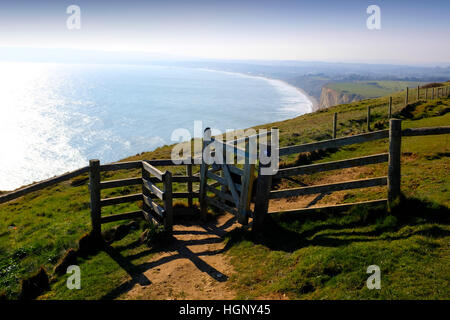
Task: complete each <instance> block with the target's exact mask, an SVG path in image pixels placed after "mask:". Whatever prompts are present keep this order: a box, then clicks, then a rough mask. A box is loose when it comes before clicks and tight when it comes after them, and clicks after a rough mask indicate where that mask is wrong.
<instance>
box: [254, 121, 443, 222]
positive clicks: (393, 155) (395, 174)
mask: <svg viewBox="0 0 450 320" xmlns="http://www.w3.org/2000/svg"><path fill="white" fill-rule="evenodd" d="M449 133H450V126H443V127H430V128H411V129H404V130H402V129H401V120H398V119H391V120H390V126H389V129H388V130H380V131H375V132H370V133H364V134H359V135H355V136H350V137H343V138H337V139H331V140H325V141H320V142H313V143H308V144H303V145H296V146H289V147H285V148H280V149H279V154H280V155H291V154H295V153H301V152H312V151H316V150H323V149H330V148H339V147H342V146H346V145H351V144H357V143H363V142H368V141H374V140H378V139H385V138H389V153H382V154H376V155H370V156H364V157H358V158H353V159H346V160H339V161H332V162H325V163H318V164H311V165H303V166H296V167H291V168H283V169H280V170H279V171H278V172H277V174H276V175H275V176H273V177H272V176H269V175H267V176H264V175H263V176H261V175H259V176H258V179H257V192H256V197H255V209H254V214H253V219H254V227H255V229H258V228H260V227H261V225H262V224H263V223H264V216H265V215H266V214H268V213H269V200H270V199H280V198H288V197H295V196H302V195H310V194H319V193H329V192H334V191H341V190H350V189H356V188H368V187H375V186H386V185H387V187H388V188H387V199H380V200H373V201H369V202H365V203H388V202H390V201H392V200H393V199H395V198H396V197H397V196H399V195H400V180H401V168H400V158H401V138H402V136H404V137H413V136H427V135H440V134H449ZM385 162H387V163H388V175H387V176H385V177H376V178H369V179H362V180H353V181H345V182H338V183H331V184H324V185H313V186H307V187H299V188H291V189H284V190H272V179H273V178H275V179H277V178H278V179H280V178H287V177H290V176H296V175H301V174H313V173H317V172H323V171H330V170H337V169H344V168H350V167H356V166H363V165H370V164H378V163H385ZM356 204H360V203H353V204H345V205H338V206H331V208H334V207H335V208H337V207H342V206H344V207H345V206H350V205H356ZM314 209H317V208H314ZM305 210H310V209H308V208H298V209H293V210H286V211H277V213H284V212H286V213H292V212H305ZM270 213H274V212H270Z"/></svg>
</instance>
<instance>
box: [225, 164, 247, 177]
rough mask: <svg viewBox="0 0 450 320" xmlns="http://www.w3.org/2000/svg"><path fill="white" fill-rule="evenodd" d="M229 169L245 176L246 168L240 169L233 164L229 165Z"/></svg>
mask: <svg viewBox="0 0 450 320" xmlns="http://www.w3.org/2000/svg"><path fill="white" fill-rule="evenodd" d="M228 169H229V170H230V172H232V173H234V174H237V175H240V176H243V175H244V170H242V169H239V168H238V167H235V166H233V165H230V164H229V165H228Z"/></svg>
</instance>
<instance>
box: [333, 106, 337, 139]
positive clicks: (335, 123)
mask: <svg viewBox="0 0 450 320" xmlns="http://www.w3.org/2000/svg"><path fill="white" fill-rule="evenodd" d="M336 127H337V112H335V113H334V117H333V139H336Z"/></svg>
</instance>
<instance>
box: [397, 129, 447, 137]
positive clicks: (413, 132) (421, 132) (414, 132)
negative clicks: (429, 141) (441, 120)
mask: <svg viewBox="0 0 450 320" xmlns="http://www.w3.org/2000/svg"><path fill="white" fill-rule="evenodd" d="M448 133H450V126H443V127H429V128H411V129H403V130H402V136H405V137H415V136H430V135H438V134H448Z"/></svg>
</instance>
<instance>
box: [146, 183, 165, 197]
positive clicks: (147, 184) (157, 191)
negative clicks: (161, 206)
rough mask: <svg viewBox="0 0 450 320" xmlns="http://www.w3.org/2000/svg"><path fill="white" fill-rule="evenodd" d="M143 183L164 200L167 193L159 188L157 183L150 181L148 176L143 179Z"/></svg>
mask: <svg viewBox="0 0 450 320" xmlns="http://www.w3.org/2000/svg"><path fill="white" fill-rule="evenodd" d="M142 185H143V187H145V188H147V190H148V191H150V192H151V193H153V194H154V195H155V196H157V197H158V198H159V199H161V200H164V196H165V193H164V192H162V191H161V189H159V188H158V187H157V186H156V185H154V184H153V183H151V182H150V181H148V180H147V179H146V178H143V179H142Z"/></svg>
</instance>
